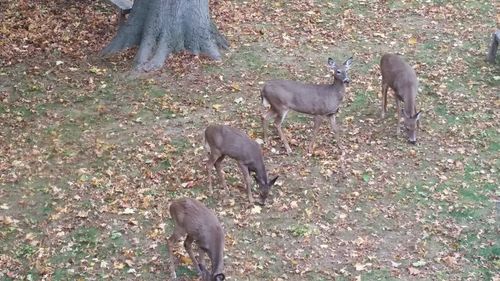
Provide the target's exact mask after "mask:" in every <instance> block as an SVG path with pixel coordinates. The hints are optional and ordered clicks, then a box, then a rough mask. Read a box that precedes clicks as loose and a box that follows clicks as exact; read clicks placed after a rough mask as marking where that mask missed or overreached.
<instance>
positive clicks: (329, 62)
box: [328, 58, 337, 68]
mask: <svg viewBox="0 0 500 281" xmlns="http://www.w3.org/2000/svg"><path fill="white" fill-rule="evenodd" d="M328 66H329V67H330V68H335V67H337V64H336V63H335V61H334V60H333V59H332V58H328Z"/></svg>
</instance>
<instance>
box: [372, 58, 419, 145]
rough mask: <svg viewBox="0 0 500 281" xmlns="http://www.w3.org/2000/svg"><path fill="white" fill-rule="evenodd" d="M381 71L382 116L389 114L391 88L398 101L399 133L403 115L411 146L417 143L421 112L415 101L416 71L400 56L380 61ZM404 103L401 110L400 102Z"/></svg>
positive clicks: (416, 87)
mask: <svg viewBox="0 0 500 281" xmlns="http://www.w3.org/2000/svg"><path fill="white" fill-rule="evenodd" d="M380 70H381V72H382V114H381V117H382V118H384V117H385V113H386V112H387V90H388V89H389V87H391V89H392V90H393V91H394V98H395V100H396V112H397V114H398V125H397V133H398V134H399V133H400V128H399V122H400V120H401V113H403V117H404V127H405V129H406V132H407V136H408V140H409V141H410V143H411V144H416V143H417V133H416V131H417V125H418V122H419V121H418V120H419V119H420V114H421V111H419V112H417V108H416V105H415V100H416V98H417V89H418V80H417V75H416V74H415V70H413V68H412V67H411V66H410V65H409V64H408V63H407V62H406V61H405V60H404V59H402V58H401V57H400V56H398V55H394V54H385V55H383V56H382V59H381V60H380ZM400 101H402V102H403V103H404V107H403V108H402V109H401V110H400V107H399V102H400Z"/></svg>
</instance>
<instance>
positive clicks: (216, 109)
mask: <svg viewBox="0 0 500 281" xmlns="http://www.w3.org/2000/svg"><path fill="white" fill-rule="evenodd" d="M212 107H213V109H215V111H219V110H220V108H221V107H222V104H214V105H212Z"/></svg>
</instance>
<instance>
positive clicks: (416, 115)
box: [414, 110, 422, 120]
mask: <svg viewBox="0 0 500 281" xmlns="http://www.w3.org/2000/svg"><path fill="white" fill-rule="evenodd" d="M421 113H422V110H420V111H419V112H417V114H415V117H414V118H415V120H418V119H420V114H421Z"/></svg>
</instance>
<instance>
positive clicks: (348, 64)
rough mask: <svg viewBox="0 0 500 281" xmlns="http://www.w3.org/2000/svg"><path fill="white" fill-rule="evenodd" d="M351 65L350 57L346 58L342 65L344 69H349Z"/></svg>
mask: <svg viewBox="0 0 500 281" xmlns="http://www.w3.org/2000/svg"><path fill="white" fill-rule="evenodd" d="M351 64H352V57H350V58H348V59H347V60H346V61H345V62H344V65H345V67H346V69H349V68H350V67H351Z"/></svg>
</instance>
